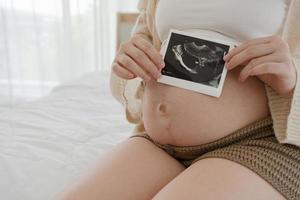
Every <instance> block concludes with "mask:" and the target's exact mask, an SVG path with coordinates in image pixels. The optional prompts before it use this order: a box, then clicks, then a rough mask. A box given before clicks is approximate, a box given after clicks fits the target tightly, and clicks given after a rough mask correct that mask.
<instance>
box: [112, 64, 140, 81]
mask: <svg viewBox="0 0 300 200" xmlns="http://www.w3.org/2000/svg"><path fill="white" fill-rule="evenodd" d="M112 70H113V72H114V73H115V74H116V75H117V76H119V77H121V78H123V79H132V78H135V77H136V76H135V75H134V74H133V73H132V72H131V71H129V70H127V69H125V68H124V67H122V66H120V65H119V64H118V63H115V62H114V63H113V64H112Z"/></svg>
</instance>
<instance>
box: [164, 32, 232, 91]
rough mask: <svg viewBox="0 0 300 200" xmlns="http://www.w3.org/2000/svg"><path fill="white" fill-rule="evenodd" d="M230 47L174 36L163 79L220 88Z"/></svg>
mask: <svg viewBox="0 0 300 200" xmlns="http://www.w3.org/2000/svg"><path fill="white" fill-rule="evenodd" d="M229 48H230V47H229V46H227V45H224V44H219V43H215V42H212V41H207V40H202V39H199V38H194V37H190V36H186V35H180V34H177V33H172V35H171V38H170V41H169V44H168V48H167V52H166V56H165V63H166V67H165V68H164V69H163V70H162V74H163V75H167V76H171V77H175V78H180V79H184V80H188V81H193V82H197V83H201V84H204V85H207V86H212V87H216V88H218V86H219V83H220V79H221V76H222V72H223V69H224V64H225V62H224V61H223V56H224V55H225V54H226V53H227V52H228V51H229Z"/></svg>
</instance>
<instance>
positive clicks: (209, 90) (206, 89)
mask: <svg viewBox="0 0 300 200" xmlns="http://www.w3.org/2000/svg"><path fill="white" fill-rule="evenodd" d="M172 33H176V34H180V35H183V36H190V37H194V38H198V39H201V40H207V41H208V42H214V43H219V44H222V45H227V46H229V51H230V50H231V49H233V48H234V46H235V45H236V44H234V43H231V42H228V41H225V40H220V39H213V38H209V37H207V36H201V37H199V35H197V34H195V33H189V32H184V31H179V30H175V29H171V30H170V33H169V36H168V39H167V40H166V43H167V44H166V45H165V46H164V48H162V49H161V54H162V56H163V58H164V59H165V56H166V53H167V49H168V46H169V41H170V39H171V36H172ZM226 75H227V69H226V67H225V66H224V69H223V72H222V77H221V80H220V83H219V86H218V88H215V87H213V86H207V85H204V84H201V83H195V82H192V81H187V80H183V79H179V78H175V77H171V76H166V75H161V77H160V78H159V79H158V80H157V82H160V83H165V84H168V85H172V86H176V87H179V88H183V89H187V90H192V91H195V92H199V93H203V94H206V95H210V96H214V97H220V96H221V93H222V90H223V86H224V82H225V78H226Z"/></svg>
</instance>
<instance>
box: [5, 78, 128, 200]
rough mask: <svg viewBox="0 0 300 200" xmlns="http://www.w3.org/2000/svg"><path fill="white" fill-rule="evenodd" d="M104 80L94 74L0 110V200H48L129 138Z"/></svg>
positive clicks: (121, 111) (121, 116)
mask: <svg viewBox="0 0 300 200" xmlns="http://www.w3.org/2000/svg"><path fill="white" fill-rule="evenodd" d="M108 83H109V76H108V74H107V73H106V74H105V73H99V72H94V73H91V74H88V75H86V76H84V77H82V78H80V79H79V80H75V81H72V82H69V83H66V84H63V85H61V86H58V87H57V88H55V89H54V90H53V91H52V92H51V94H50V95H48V96H47V97H44V98H42V99H40V100H37V101H35V102H30V103H24V104H20V105H18V106H16V107H14V108H11V109H2V110H1V112H0V199H3V200H48V199H49V200H50V199H52V198H53V197H54V195H55V194H56V193H58V192H59V191H61V190H62V189H63V188H64V187H65V186H66V185H69V184H70V183H71V182H73V181H75V180H76V179H77V178H78V177H79V176H80V175H81V174H83V173H85V172H86V170H87V169H88V168H90V167H91V166H93V164H95V163H94V162H96V161H97V160H99V159H101V156H103V155H104V154H105V152H106V151H107V150H109V149H111V148H112V147H113V146H114V145H116V144H117V143H119V142H120V141H122V140H123V139H126V138H127V137H128V136H130V135H131V131H132V128H133V127H132V125H130V124H128V123H127V122H126V120H125V116H124V113H123V109H122V107H121V105H120V104H119V103H118V102H117V101H116V100H114V99H113V97H112V96H111V95H110V91H109V86H108Z"/></svg>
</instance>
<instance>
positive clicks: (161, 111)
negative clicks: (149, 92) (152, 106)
mask: <svg viewBox="0 0 300 200" xmlns="http://www.w3.org/2000/svg"><path fill="white" fill-rule="evenodd" d="M167 107H168V106H167V104H165V103H159V104H158V105H157V111H158V113H159V114H160V115H167V113H168V108H167Z"/></svg>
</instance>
